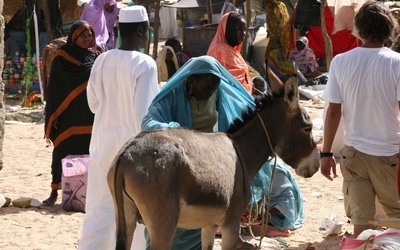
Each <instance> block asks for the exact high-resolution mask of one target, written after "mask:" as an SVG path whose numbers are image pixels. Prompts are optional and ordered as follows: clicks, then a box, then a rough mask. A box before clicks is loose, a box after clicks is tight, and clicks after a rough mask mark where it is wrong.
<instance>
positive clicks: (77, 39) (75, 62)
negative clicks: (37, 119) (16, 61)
mask: <svg viewBox="0 0 400 250" xmlns="http://www.w3.org/2000/svg"><path fill="white" fill-rule="evenodd" d="M94 44H95V34H94V31H93V29H92V28H91V27H90V25H89V24H88V23H87V22H86V21H82V20H80V21H76V22H75V23H74V24H73V25H72V26H71V31H70V34H69V36H68V40H67V43H66V44H65V45H63V46H62V47H61V48H59V49H57V51H56V53H55V56H54V59H53V62H52V66H51V72H50V79H49V83H48V86H47V99H46V108H45V112H46V121H45V137H46V139H47V140H48V141H51V142H52V143H53V145H54V149H53V155H52V163H51V174H52V176H53V178H52V182H51V193H50V197H49V198H47V199H46V200H44V201H43V204H44V205H47V206H52V205H54V203H55V202H56V201H57V197H58V191H57V190H59V189H61V175H62V165H61V160H62V159H63V158H64V157H66V156H67V155H83V154H89V143H90V138H91V133H92V125H93V120H94V114H93V113H92V112H91V111H90V109H89V105H88V102H87V97H86V86H87V82H88V79H89V76H90V70H91V68H92V66H93V63H94V60H95V58H96V54H95V53H94V52H93V51H92V47H93V45H94Z"/></svg>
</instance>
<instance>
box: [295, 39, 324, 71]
mask: <svg viewBox="0 0 400 250" xmlns="http://www.w3.org/2000/svg"><path fill="white" fill-rule="evenodd" d="M296 42H302V43H303V44H304V45H305V47H304V49H302V50H298V49H297V47H296V48H294V49H293V50H292V51H291V52H290V54H289V59H290V60H292V61H294V62H296V63H297V66H298V67H299V70H300V71H301V73H303V74H308V73H312V72H315V71H317V70H318V63H317V58H316V57H315V53H314V51H313V50H312V49H311V48H310V47H309V46H308V39H307V37H305V36H302V37H299V39H297V41H296Z"/></svg>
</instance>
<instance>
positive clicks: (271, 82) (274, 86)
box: [267, 63, 284, 94]
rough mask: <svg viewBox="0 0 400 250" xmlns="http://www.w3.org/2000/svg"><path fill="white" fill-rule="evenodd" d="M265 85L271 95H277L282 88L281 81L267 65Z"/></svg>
mask: <svg viewBox="0 0 400 250" xmlns="http://www.w3.org/2000/svg"><path fill="white" fill-rule="evenodd" d="M267 80H268V81H267V83H268V86H269V88H270V89H271V92H272V93H276V94H279V93H281V89H283V88H284V86H283V83H282V81H281V80H280V79H279V77H278V76H277V75H275V73H274V72H273V71H272V70H271V68H270V67H269V66H268V63H267Z"/></svg>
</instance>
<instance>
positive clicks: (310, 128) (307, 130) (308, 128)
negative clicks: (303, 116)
mask: <svg viewBox="0 0 400 250" xmlns="http://www.w3.org/2000/svg"><path fill="white" fill-rule="evenodd" d="M304 131H306V132H307V133H311V131H312V126H310V127H306V128H305V129H304Z"/></svg>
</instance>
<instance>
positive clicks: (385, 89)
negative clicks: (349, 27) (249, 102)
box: [320, 1, 400, 237]
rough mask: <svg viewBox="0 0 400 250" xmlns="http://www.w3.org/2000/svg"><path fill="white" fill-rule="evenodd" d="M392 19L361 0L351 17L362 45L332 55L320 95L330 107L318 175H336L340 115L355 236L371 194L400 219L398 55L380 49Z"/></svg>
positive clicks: (368, 213) (370, 210)
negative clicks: (399, 186)
mask: <svg viewBox="0 0 400 250" xmlns="http://www.w3.org/2000/svg"><path fill="white" fill-rule="evenodd" d="M396 23H397V21H395V19H394V18H393V16H392V15H391V13H390V10H389V8H388V7H386V6H385V5H384V4H382V3H380V2H376V1H369V2H366V3H365V4H364V5H363V6H362V7H361V9H360V10H359V12H358V13H357V14H356V16H355V19H354V24H355V28H356V29H357V32H358V36H359V38H360V39H361V40H362V41H363V44H362V45H361V46H360V47H357V48H354V49H352V50H350V51H348V52H346V53H343V54H339V55H336V56H335V58H334V59H333V60H332V63H331V67H330V70H329V79H328V83H327V85H326V88H325V90H324V94H323V96H322V97H323V98H324V99H325V101H326V102H328V103H329V105H328V108H327V112H326V119H325V125H324V142H323V145H322V150H321V151H320V158H321V162H320V166H321V173H322V174H323V175H324V176H325V177H326V178H328V179H329V180H333V178H334V177H336V176H337V175H336V162H335V158H334V157H332V156H333V154H332V152H331V149H332V143H333V139H334V138H335V134H336V131H337V128H338V125H339V122H340V119H341V117H342V115H343V129H344V144H345V145H346V146H344V148H343V149H342V150H341V151H340V154H341V156H342V159H341V161H340V169H341V172H342V175H343V194H344V205H345V210H346V215H347V216H348V217H349V218H350V219H351V223H352V224H353V225H354V236H355V237H357V236H358V235H359V234H360V233H361V232H363V231H364V230H366V229H369V228H372V226H371V225H369V223H368V221H371V220H374V217H375V212H376V211H375V198H377V199H378V200H379V202H380V203H381V204H382V206H383V209H384V211H385V214H386V215H387V216H388V217H394V218H400V203H399V195H398V193H397V181H398V180H397V171H398V169H399V164H398V158H397V156H398V152H399V143H400V114H399V108H400V102H399V100H400V70H399V69H400V54H399V53H396V52H394V51H392V50H390V49H389V48H386V47H384V42H385V41H386V40H387V39H389V37H390V36H391V35H392V33H393V31H394V30H395V28H396ZM331 174H333V177H332V176H331Z"/></svg>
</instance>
